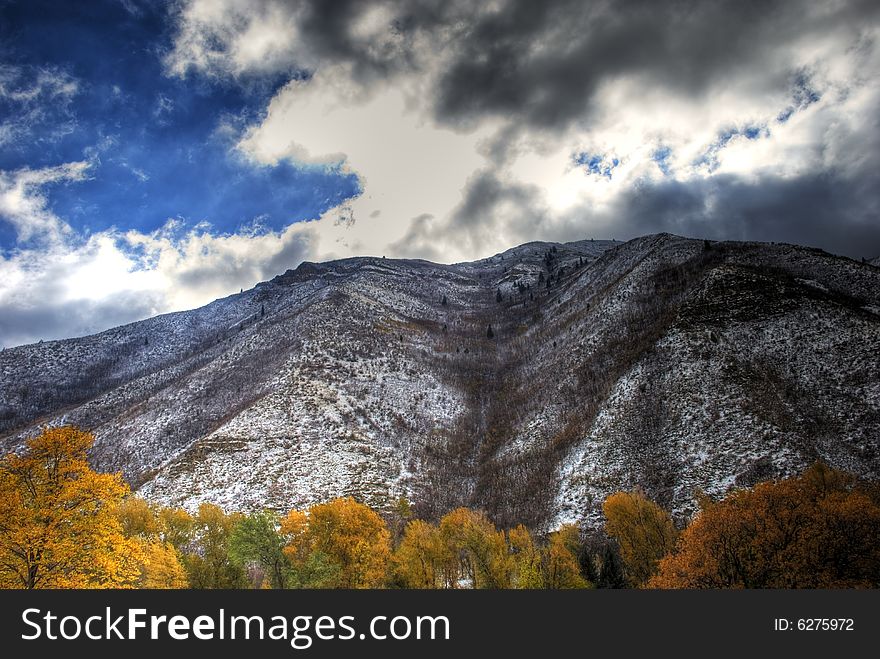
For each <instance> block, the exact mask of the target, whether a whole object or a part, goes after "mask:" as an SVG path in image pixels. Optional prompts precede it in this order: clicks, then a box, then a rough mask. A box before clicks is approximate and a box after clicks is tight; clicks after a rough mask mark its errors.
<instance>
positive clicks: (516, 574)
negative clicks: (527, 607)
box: [507, 524, 545, 589]
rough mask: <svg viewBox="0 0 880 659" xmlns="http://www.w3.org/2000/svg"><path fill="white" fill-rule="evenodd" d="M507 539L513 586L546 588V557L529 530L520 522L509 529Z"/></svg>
mask: <svg viewBox="0 0 880 659" xmlns="http://www.w3.org/2000/svg"><path fill="white" fill-rule="evenodd" d="M507 541H508V545H509V547H510V553H511V568H512V572H511V586H513V587H514V588H523V589H534V588H544V587H545V584H544V557H543V555H542V552H541V548H540V547H538V545H537V544H536V543H535V540H534V538H533V537H532V534H531V533H529V530H528V529H527V528H526V527H525V526H523V525H522V524H520V525H519V526H517V527H515V528H512V529H510V531H508V533H507Z"/></svg>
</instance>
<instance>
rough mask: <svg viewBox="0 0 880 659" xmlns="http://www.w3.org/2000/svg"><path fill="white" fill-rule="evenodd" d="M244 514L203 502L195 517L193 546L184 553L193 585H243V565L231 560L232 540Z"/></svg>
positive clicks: (203, 586) (227, 586) (188, 575)
mask: <svg viewBox="0 0 880 659" xmlns="http://www.w3.org/2000/svg"><path fill="white" fill-rule="evenodd" d="M241 518H242V515H241V514H231V515H227V514H226V513H224V512H223V509H222V508H220V507H219V506H215V505H214V504H211V503H203V504H201V505H200V506H199V510H198V512H197V513H196V515H195V516H194V518H193V530H192V533H193V540H192V542H193V546H192V547H191V548H190V551H187V552H185V553H184V554H183V564H184V567H185V568H186V573H187V577H188V579H189V583H190V586H191V587H192V588H244V587H245V586H246V585H247V578H246V575H245V572H244V569H243V567H242V565H241V564H237V563H235V562H233V561H231V560H229V539H230V536H231V535H232V530H233V528H234V527H235V525H236V524H237V523H238V522H239V521H240V520H241Z"/></svg>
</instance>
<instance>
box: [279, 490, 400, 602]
mask: <svg viewBox="0 0 880 659" xmlns="http://www.w3.org/2000/svg"><path fill="white" fill-rule="evenodd" d="M281 533H282V534H284V535H285V536H287V544H286V545H285V547H284V554H285V555H286V556H287V557H288V558H289V559H290V561H291V563H292V565H293V566H294V568H298V569H299V570H300V571H301V573H304V574H308V575H313V574H320V575H321V577H320V579H319V583H313V584H311V585H318V586H320V587H328V586H330V587H332V586H336V587H339V588H378V587H381V586H382V585H384V584H385V580H386V576H387V571H388V561H389V559H390V557H391V535H390V533H389V532H388V528H387V527H386V526H385V522H384V521H383V520H382V518H381V517H379V515H378V514H377V513H376V512H375V511H374V510H372V509H371V508H370V507H369V506H366V505H364V504H362V503H358V502H357V501H355V500H354V499H352V498H351V497H345V498H341V499H334V500H333V501H330V502H328V503H322V504H318V505H315V506H312V507H311V508H310V509H309V512H308V515H306V514H305V513H302V512H300V511H291V512H290V513H288V515H287V516H286V517H285V518H284V519H283V520H282V523H281ZM303 571H304V572H303ZM331 575H332V578H331ZM304 581H306V585H309V584H308V582H309V581H310V579H309V577H308V576H307V577H305V578H304Z"/></svg>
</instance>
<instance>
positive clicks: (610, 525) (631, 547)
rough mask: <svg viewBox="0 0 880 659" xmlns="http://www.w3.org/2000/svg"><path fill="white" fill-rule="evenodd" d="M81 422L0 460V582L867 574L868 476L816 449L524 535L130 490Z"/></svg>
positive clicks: (872, 494)
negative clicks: (144, 495)
mask: <svg viewBox="0 0 880 659" xmlns="http://www.w3.org/2000/svg"><path fill="white" fill-rule="evenodd" d="M92 442H93V437H92V436H91V435H90V434H88V433H85V432H82V431H80V430H77V429H75V428H71V427H62V428H51V429H46V430H44V431H43V433H42V434H40V435H39V436H38V437H35V438H33V439H31V440H30V441H29V442H28V443H27V447H26V450H25V451H24V452H23V453H22V454H20V455H16V454H9V455H7V456H6V457H5V458H4V459H3V460H2V462H0V586H2V587H4V588H589V587H652V588H701V587H708V588H731V587H734V588H736V587H742V588H755V587H770V588H778V587H782V588H798V587H807V588H820V587H837V588H839V587H877V586H878V584H880V547H878V543H877V542H876V539H877V537H880V491H878V488H877V486H876V485H872V484H865V483H861V482H859V481H857V480H856V479H855V478H853V477H851V476H849V475H846V474H844V473H842V472H839V471H835V470H832V469H829V468H827V467H825V466H823V465H821V464H817V465H814V466H813V467H811V468H810V469H809V470H807V471H806V472H805V473H804V474H803V475H801V476H799V477H796V478H791V479H787V480H782V481H775V482H767V483H762V484H759V485H758V486H756V487H755V488H753V489H747V490H737V491H734V492H733V493H731V494H729V495H728V496H727V497H726V498H725V499H723V500H721V501H713V500H711V499H709V498H708V497H705V496H701V497H700V505H701V509H700V512H699V513H698V514H697V515H696V516H695V517H694V519H693V520H692V521H691V522H690V524H689V525H688V526H687V527H686V528H684V529H683V530H681V531H680V530H679V529H677V528H676V526H675V524H674V523H673V520H672V517H671V516H670V515H669V513H668V512H667V511H665V510H663V509H662V508H661V507H660V506H658V505H657V504H656V503H654V502H652V501H649V500H648V499H647V498H646V497H644V496H643V495H642V494H641V493H639V492H620V493H616V494H614V495H612V496H610V497H609V498H608V499H607V500H606V501H605V503H604V513H605V517H606V523H605V527H604V530H603V532H601V533H592V534H590V533H588V532H586V531H585V530H581V529H579V528H578V527H577V526H575V525H567V526H563V527H562V528H561V529H559V530H557V531H555V532H553V533H549V534H546V535H542V536H536V535H535V534H533V533H532V532H531V531H530V530H529V529H527V528H526V527H524V526H522V525H520V526H516V527H515V528H512V529H508V530H499V529H497V528H496V527H495V526H494V524H493V523H492V522H491V521H490V520H489V519H488V518H487V516H486V515H485V514H484V513H482V512H480V511H475V510H470V509H467V508H458V509H456V510H453V511H451V512H448V513H447V514H445V515H443V516H442V517H441V518H440V519H439V521H438V522H437V523H431V522H428V521H424V520H420V519H414V518H413V514H412V510H411V508H410V507H409V504H408V502H407V501H406V500H404V499H401V500H400V501H398V502H396V504H395V505H394V506H393V507H392V508H393V509H392V511H391V512H387V513H385V515H384V516H382V515H380V514H379V513H378V512H376V511H375V510H373V509H371V508H370V507H368V506H366V505H364V504H362V503H358V502H356V501H355V500H354V499H351V498H342V499H335V500H333V501H330V502H327V503H322V504H318V505H315V506H312V507H311V508H309V510H307V511H299V510H293V511H290V512H288V513H287V514H286V515H283V516H280V515H278V514H276V513H274V512H270V511H262V512H257V513H253V514H249V515H245V514H241V513H226V512H224V511H223V510H222V509H221V508H219V507H218V506H215V505H212V504H202V505H201V506H199V509H198V511H197V512H195V513H194V514H191V513H189V512H187V511H185V510H183V509H179V508H168V507H161V506H155V505H151V504H149V503H147V502H146V501H144V500H142V499H140V498H138V497H136V496H132V495H131V494H130V492H129V491H128V487H127V486H126V485H125V484H124V482H123V481H122V479H121V477H120V476H119V475H118V474H99V473H96V472H94V471H93V470H92V469H91V468H90V467H89V465H88V462H87V455H86V454H87V451H88V449H89V447H90V446H91V444H92Z"/></svg>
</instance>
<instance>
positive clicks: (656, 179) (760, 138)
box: [0, 0, 880, 346]
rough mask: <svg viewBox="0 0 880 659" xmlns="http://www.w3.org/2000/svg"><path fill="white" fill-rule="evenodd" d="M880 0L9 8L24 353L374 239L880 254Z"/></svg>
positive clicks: (17, 306) (0, 153)
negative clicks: (716, 244)
mask: <svg viewBox="0 0 880 659" xmlns="http://www.w3.org/2000/svg"><path fill="white" fill-rule="evenodd" d="M878 72H880V5H878V3H865V2H862V1H860V0H841V1H838V0H834V1H832V0H827V1H826V0H817V1H816V2H810V3H804V2H802V1H801V0H767V2H765V3H761V6H760V7H757V6H753V5H750V4H748V3H741V2H737V1H736V0H710V1H708V2H707V1H705V0H682V2H676V3H657V2H650V3H643V2H614V3H605V4H597V3H586V2H579V1H572V0H543V1H542V2H534V0H498V2H496V3H491V4H490V3H473V2H466V1H461V2H456V1H449V2H438V3H430V2H427V3H412V2H408V1H407V0H358V1H356V2H352V1H348V2H345V1H343V2H332V3H331V2H327V1H326V0H167V1H165V0H89V1H88V2H85V1H83V2H78V1H77V2H73V1H71V2H62V1H49V0H0V346H14V345H19V344H23V343H28V342H33V341H37V340H41V339H42V340H48V339H56V338H63V337H71V336H81V335H85V334H89V333H93V332H97V331H100V330H102V329H106V328H108V327H112V326H114V325H118V324H122V323H126V322H131V321H134V320H138V319H142V318H146V317H149V316H152V315H155V314H158V313H164V312H169V311H175V310H181V309H188V308H193V307H196V306H200V305H202V304H206V303H208V302H210V301H212V300H214V299H216V298H218V297H222V296H225V295H229V294H231V293H236V292H238V290H239V289H240V288H249V287H251V286H253V285H255V284H256V283H258V282H260V281H263V280H266V279H269V278H271V277H272V276H274V275H276V274H278V273H281V272H284V271H285V270H286V269H288V268H293V267H296V266H297V265H298V264H299V263H300V262H301V261H303V260H306V259H307V260H311V261H322V260H327V259H332V258H341V257H347V256H354V255H387V256H389V257H395V256H396V257H417V258H427V259H432V260H436V261H441V262H454V261H463V260H471V259H477V258H482V257H485V256H488V255H491V254H493V253H496V252H498V251H502V250H504V249H507V248H509V247H511V246H513V245H517V244H521V243H524V242H528V241H532V240H553V241H566V240H579V239H583V238H590V237H595V238H603V237H604V238H612V237H613V238H617V239H629V238H634V237H637V236H640V235H644V234H649V233H655V232H660V231H668V232H672V233H676V234H679V235H686V236H692V237H695V238H711V239H719V240H720V239H733V240H757V241H778V242H791V243H798V244H803V245H809V246H813V247H820V248H823V249H826V250H828V251H830V252H834V253H838V254H843V255H846V256H850V257H853V258H857V259H859V258H863V257H867V258H874V257H877V256H878V255H880V125H878V120H877V117H880V73H878Z"/></svg>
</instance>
